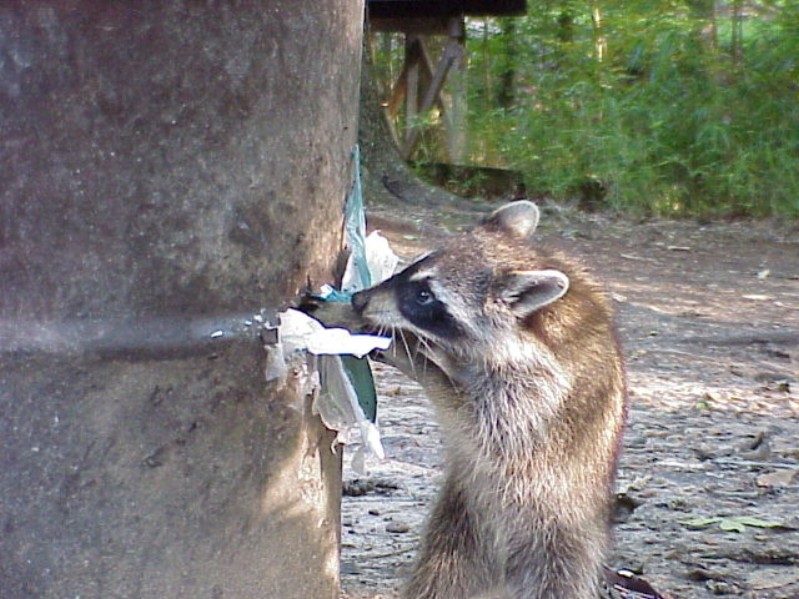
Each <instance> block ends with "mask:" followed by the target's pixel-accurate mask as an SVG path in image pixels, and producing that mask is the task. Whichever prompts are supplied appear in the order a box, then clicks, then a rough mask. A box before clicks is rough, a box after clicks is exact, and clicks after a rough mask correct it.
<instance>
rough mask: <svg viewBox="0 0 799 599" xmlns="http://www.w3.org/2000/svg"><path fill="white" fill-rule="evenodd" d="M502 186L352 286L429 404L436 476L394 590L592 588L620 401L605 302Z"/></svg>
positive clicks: (418, 595)
mask: <svg viewBox="0 0 799 599" xmlns="http://www.w3.org/2000/svg"><path fill="white" fill-rule="evenodd" d="M538 216H539V214H538V209H537V208H536V206H535V205H534V204H532V203H530V202H524V201H522V202H515V203H511V204H508V205H506V206H504V207H502V208H500V209H498V210H497V211H496V212H494V213H493V214H492V215H491V216H490V217H489V218H488V219H487V220H485V221H484V222H483V223H482V224H480V225H478V226H477V227H476V228H475V229H473V230H472V231H470V232H468V233H466V234H463V235H461V236H459V237H456V238H453V239H452V240H450V241H449V242H448V243H446V244H445V245H444V246H443V247H442V248H441V249H439V250H436V251H434V252H431V253H429V254H427V255H425V256H423V257H422V258H420V259H419V260H417V261H416V262H414V263H413V264H411V265H410V266H409V267H407V268H406V269H405V270H403V271H402V272H400V273H398V274H397V275H395V276H394V277H392V278H390V279H388V280H387V281H385V282H383V283H381V284H380V285H377V286H376V287H373V288H371V289H368V290H366V291H362V292H360V293H357V294H355V296H354V297H353V299H352V307H353V309H354V311H355V315H356V317H357V318H358V319H360V321H361V322H362V328H367V329H371V330H377V331H380V332H383V333H386V334H390V335H391V336H392V337H393V338H394V343H393V345H392V348H391V349H389V350H388V351H387V352H384V353H383V354H382V355H381V356H379V359H382V360H383V361H386V362H388V363H390V364H393V365H395V366H397V367H398V368H399V369H400V370H402V371H403V372H404V373H405V374H407V375H408V376H410V377H411V378H413V379H415V380H417V381H419V383H421V385H422V386H423V387H424V389H425V391H426V393H427V394H428V396H429V398H430V400H431V401H432V403H433V404H434V406H435V409H436V412H437V415H438V418H439V420H440V422H441V425H442V429H443V433H444V438H445V447H446V456H445V464H446V479H445V481H444V485H443V488H442V490H441V492H440V495H439V497H438V500H437V503H436V505H435V507H434V509H433V511H432V514H431V516H430V519H429V522H428V527H427V532H426V535H425V537H424V543H423V547H422V549H421V552H420V554H419V556H418V559H417V562H416V566H415V569H414V571H413V575H412V577H411V580H410V582H409V584H408V586H407V588H406V590H405V593H404V596H405V597H406V598H407V599H467V598H475V599H476V598H478V597H479V598H481V599H486V598H491V599H494V598H497V599H498V598H502V599H523V598H524V599H594V598H595V597H597V596H598V593H599V581H600V577H601V565H602V563H603V559H604V557H605V555H606V550H607V547H608V543H609V536H610V534H609V529H610V520H611V508H612V497H613V483H614V475H615V470H616V460H617V453H618V449H619V444H620V436H621V432H622V427H623V421H624V413H625V382H624V372H623V365H622V358H621V354H620V351H619V347H618V344H617V341H616V337H615V333H614V329H613V317H612V310H611V304H610V301H609V299H608V297H607V296H606V295H605V293H604V292H603V291H602V289H601V288H600V286H599V285H598V284H597V283H596V282H595V281H594V280H593V279H592V278H591V276H590V275H589V274H588V273H587V272H586V271H585V270H584V269H583V268H582V267H580V266H578V265H577V264H575V263H574V262H573V261H571V260H569V259H568V258H566V257H565V256H563V255H562V254H560V253H558V252H552V251H546V250H544V249H541V248H536V247H534V245H533V244H532V242H531V239H530V238H531V236H532V234H533V232H534V231H535V228H536V226H537V224H538Z"/></svg>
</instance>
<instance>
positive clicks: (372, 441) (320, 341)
mask: <svg viewBox="0 0 799 599" xmlns="http://www.w3.org/2000/svg"><path fill="white" fill-rule="evenodd" d="M279 316H280V326H279V328H278V330H279V340H278V343H277V344H275V345H274V346H272V347H271V348H270V352H269V359H268V361H267V380H275V379H285V377H286V375H287V371H288V367H287V366H286V364H287V363H293V362H294V357H295V356H302V355H304V354H305V352H308V353H311V354H313V355H316V356H319V384H317V387H319V388H320V389H319V393H318V394H317V395H316V399H315V401H314V404H313V409H314V411H315V412H316V413H318V414H319V416H320V417H321V418H322V421H323V422H324V423H325V426H327V427H328V428H329V429H331V430H334V431H336V432H337V436H336V441H337V442H339V443H344V444H351V443H354V442H356V441H358V438H359V436H360V440H361V442H362V443H363V445H364V447H365V448H366V449H368V450H369V451H370V452H372V453H373V454H374V455H375V456H377V457H378V458H379V459H383V457H384V454H383V446H382V444H381V443H380V433H379V432H378V430H377V427H376V426H375V424H374V423H373V422H372V421H370V420H369V419H368V418H367V417H366V415H365V414H364V412H363V410H362V408H361V406H360V405H359V402H358V394H357V393H356V390H355V384H354V383H353V380H352V378H351V377H350V376H349V375H348V373H347V372H346V370H345V369H344V367H343V365H342V361H341V359H340V357H348V356H355V357H357V358H362V357H364V356H365V355H366V354H368V353H369V352H370V351H373V350H375V349H381V350H385V349H388V347H389V345H390V344H391V340H390V339H388V338H386V337H378V336H376V335H360V334H353V333H350V332H349V331H347V330H345V329H337V328H331V329H328V328H325V327H324V326H322V324H321V323H319V322H318V321H316V320H314V319H313V318H311V317H309V316H307V315H306V314H304V313H302V312H300V311H298V310H286V311H285V312H281V313H280V315H279ZM306 374H307V373H306ZM353 465H354V467H355V468H359V467H360V468H361V469H362V466H363V454H362V452H360V453H357V454H356V456H355V458H354V463H353Z"/></svg>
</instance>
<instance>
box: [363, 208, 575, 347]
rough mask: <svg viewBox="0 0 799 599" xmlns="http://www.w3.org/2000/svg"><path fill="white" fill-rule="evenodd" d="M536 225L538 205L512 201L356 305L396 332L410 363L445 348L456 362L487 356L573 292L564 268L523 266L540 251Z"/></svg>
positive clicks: (376, 326) (370, 322)
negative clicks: (535, 246)
mask: <svg viewBox="0 0 799 599" xmlns="http://www.w3.org/2000/svg"><path fill="white" fill-rule="evenodd" d="M537 222H538V209H537V208H536V207H535V205H534V204H531V203H530V202H516V203H513V204H508V205H506V206H504V207H503V208H500V209H499V210H497V211H496V212H495V213H494V214H492V215H491V217H489V219H488V220H487V221H486V222H484V223H483V224H482V225H480V226H478V227H477V228H476V229H475V230H474V231H472V232H470V233H466V234H464V235H462V236H460V237H458V238H455V239H454V240H452V241H451V242H450V243H448V244H447V245H445V246H444V247H443V248H442V249H440V250H437V251H434V252H431V253H429V254H427V255H425V256H423V257H421V258H419V259H418V260H416V261H415V262H414V263H413V264H411V265H410V266H408V267H407V268H406V269H405V270H403V271H401V272H400V273H398V274H396V275H394V276H393V277H391V278H390V279H388V280H386V281H384V282H383V283H381V284H380V285H377V286H376V287H373V288H371V289H367V290H365V291H362V292H359V293H357V294H355V295H354V296H353V299H352V305H353V308H354V310H355V311H356V312H357V313H358V314H359V315H360V317H361V318H362V319H363V320H364V321H365V322H366V323H367V326H368V327H369V328H370V329H373V330H376V331H378V332H380V333H383V334H390V335H391V336H392V337H393V338H394V339H395V344H399V345H401V346H402V348H404V349H405V351H406V353H408V354H409V356H408V357H409V358H410V359H411V361H413V360H414V359H415V358H416V357H417V355H418V354H420V353H421V354H422V356H423V358H424V359H426V360H432V361H433V362H436V361H437V360H436V359H435V358H434V356H435V355H436V354H438V355H441V354H442V352H443V354H446V355H448V356H450V357H451V358H452V357H454V358H455V359H457V360H460V359H462V358H466V357H468V356H469V355H470V354H471V355H477V354H480V355H483V356H485V352H486V350H487V348H490V347H492V346H493V347H496V346H497V342H498V341H500V342H501V341H502V337H503V336H510V337H514V336H516V335H517V330H518V329H519V322H520V321H524V320H525V319H527V318H528V317H529V316H530V315H531V314H533V313H534V312H536V311H538V310H540V309H541V308H543V307H545V306H548V305H549V304H551V303H553V302H555V301H557V300H558V299H560V298H561V297H562V296H563V295H564V294H565V293H566V292H567V290H568V286H569V279H568V277H567V276H566V275H565V274H563V273H562V272H560V271H558V270H554V269H539V270H535V269H534V270H526V269H523V268H519V267H520V266H524V262H525V260H524V258H525V257H527V256H528V255H530V256H532V255H534V254H533V251H532V248H531V247H530V246H529V238H530V236H531V235H532V233H533V232H534V230H535V227H536V224H537ZM511 254H513V256H511ZM520 255H521V256H522V258H520V257H519V256H520ZM505 258H507V261H505Z"/></svg>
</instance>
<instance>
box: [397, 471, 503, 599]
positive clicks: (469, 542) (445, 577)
mask: <svg viewBox="0 0 799 599" xmlns="http://www.w3.org/2000/svg"><path fill="white" fill-rule="evenodd" d="M476 517H477V516H476V514H473V513H470V512H469V510H468V509H467V506H466V505H465V503H464V501H463V495H462V493H461V492H460V491H459V490H458V488H457V484H456V483H454V482H453V481H452V480H450V479H448V480H447V482H446V483H445V484H444V488H443V489H442V491H441V493H440V495H439V497H438V500H437V503H436V506H435V508H434V509H433V512H432V514H431V516H430V520H429V522H428V525H427V532H426V534H425V538H424V541H423V543H422V549H421V551H420V552H419V555H418V557H417V562H416V565H415V567H414V571H413V574H412V576H411V580H410V583H409V584H408V586H407V587H406V589H405V592H404V594H403V597H404V598H405V599H467V598H470V597H478V596H480V597H484V596H486V595H484V594H483V593H485V592H486V591H487V590H488V589H490V588H492V586H493V583H494V582H495V576H494V575H493V574H492V567H491V564H489V563H487V561H486V559H485V558H486V556H485V553H484V552H482V551H481V550H480V545H481V539H480V536H479V534H478V533H477V522H476ZM491 596H493V595H491Z"/></svg>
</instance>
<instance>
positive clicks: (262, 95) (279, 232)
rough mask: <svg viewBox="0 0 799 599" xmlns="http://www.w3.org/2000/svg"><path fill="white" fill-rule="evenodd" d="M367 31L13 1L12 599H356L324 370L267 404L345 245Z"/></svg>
mask: <svg viewBox="0 0 799 599" xmlns="http://www.w3.org/2000/svg"><path fill="white" fill-rule="evenodd" d="M362 16H363V3H362V0H309V1H308V2H302V3H298V2H296V1H295V0H272V1H270V2H267V3H243V4H242V3H239V4H226V3H222V4H218V3H195V2H188V1H182V0H176V1H174V2H166V3H139V4H136V5H135V6H134V4H132V3H131V4H128V3H118V2H114V3H107V2H99V1H97V0H72V1H70V2H61V1H56V0H50V1H47V0H44V1H41V2H34V3H28V2H21V1H15V2H6V3H4V4H3V5H2V7H1V8H0V55H2V56H4V57H5V59H4V60H3V61H2V62H1V63H0V127H2V131H3V136H2V140H1V141H0V148H2V153H0V160H2V168H0V280H2V285H3V292H2V294H0V439H2V452H0V505H2V511H1V512H0V518H2V529H3V534H2V535H1V536H0V595H2V597H3V599H29V598H31V597H36V598H43V599H50V598H53V599H55V598H59V599H61V598H63V597H82V598H84V599H87V598H108V597H131V598H132V597H142V598H147V597H153V598H155V597H158V598H160V597H172V598H187V599H188V598H192V599H193V598H196V597H206V598H214V599H222V598H235V597H280V598H281V599H307V598H308V597H314V598H325V597H327V598H330V599H333V598H336V597H338V530H339V527H338V524H339V523H338V513H339V498H340V460H339V456H338V455H336V454H335V453H333V452H332V451H331V440H332V439H331V436H330V432H329V431H326V430H324V428H323V427H322V426H321V423H320V422H319V420H318V418H317V417H316V416H313V415H312V414H311V409H310V401H311V399H312V396H313V393H314V392H315V390H314V387H313V384H312V382H313V364H312V363H306V362H305V360H304V359H300V360H299V361H294V362H292V364H291V366H292V368H293V369H292V370H290V371H289V374H288V375H287V377H286V378H285V379H284V380H283V381H282V382H281V383H280V384H272V385H271V386H270V385H268V384H267V382H266V380H265V377H264V370H265V367H266V359H267V354H266V352H265V350H264V341H263V340H262V339H261V338H259V334H260V335H264V334H266V331H263V330H259V326H258V319H259V318H261V312H262V310H263V312H264V313H265V314H267V315H273V314H274V313H275V312H276V311H277V310H278V309H280V308H281V307H282V306H284V305H285V304H286V303H287V302H288V301H289V300H290V299H291V298H292V296H294V295H295V294H296V293H297V292H298V291H299V290H300V289H301V288H302V287H303V286H304V285H305V282H306V280H307V279H308V278H311V279H313V280H314V281H319V282H321V281H323V280H326V279H329V277H330V276H331V275H330V272H331V268H332V266H333V263H334V261H335V259H336V256H337V253H338V252H339V250H340V248H341V243H342V239H341V224H342V206H343V202H344V198H345V197H346V194H347V192H348V191H349V189H350V186H351V182H352V152H353V148H354V145H355V143H356V132H357V106H358V103H357V99H358V93H359V92H358V82H359V69H360V58H361V48H362ZM254 315H256V316H257V317H258V318H254Z"/></svg>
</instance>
